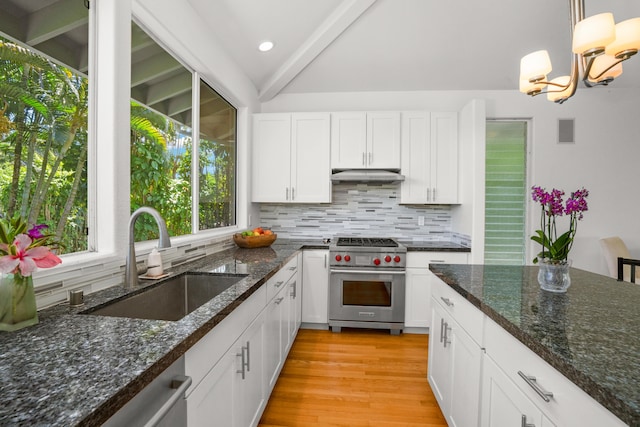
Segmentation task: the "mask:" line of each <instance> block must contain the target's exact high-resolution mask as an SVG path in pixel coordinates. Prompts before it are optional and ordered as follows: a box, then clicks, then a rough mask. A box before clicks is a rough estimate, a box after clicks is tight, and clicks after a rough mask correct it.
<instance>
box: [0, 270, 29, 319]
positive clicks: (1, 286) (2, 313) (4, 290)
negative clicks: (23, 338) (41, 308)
mask: <svg viewBox="0 0 640 427" xmlns="http://www.w3.org/2000/svg"><path fill="white" fill-rule="evenodd" d="M36 323H38V311H37V309H36V295H35V292H34V291H33V278H32V276H27V277H24V276H21V275H19V274H2V275H1V276H0V331H16V330H18V329H22V328H24V327H27V326H31V325H35V324H36Z"/></svg>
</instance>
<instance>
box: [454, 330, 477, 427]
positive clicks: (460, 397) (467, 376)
mask: <svg viewBox="0 0 640 427" xmlns="http://www.w3.org/2000/svg"><path fill="white" fill-rule="evenodd" d="M447 327H448V328H449V329H448V331H447V338H448V339H449V337H451V338H450V340H451V347H450V348H451V389H450V392H451V410H450V411H451V412H450V413H449V415H448V417H447V419H448V421H449V425H450V426H456V427H476V426H477V425H478V417H479V410H480V379H481V377H480V376H481V366H482V351H481V350H480V347H479V346H478V344H476V343H475V341H473V340H472V339H471V337H470V336H469V335H468V334H467V333H466V332H465V331H464V330H463V329H462V328H461V327H460V325H459V324H458V323H457V322H455V321H453V320H452V321H450V322H449V323H448V325H447Z"/></svg>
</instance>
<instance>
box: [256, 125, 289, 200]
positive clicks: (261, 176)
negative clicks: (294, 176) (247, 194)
mask: <svg viewBox="0 0 640 427" xmlns="http://www.w3.org/2000/svg"><path fill="white" fill-rule="evenodd" d="M252 149H253V163H252V170H251V173H252V174H253V180H252V182H253V189H252V201H254V202H286V201H288V200H289V198H290V194H289V193H290V191H291V189H290V181H291V114H256V115H254V116H253V146H252Z"/></svg>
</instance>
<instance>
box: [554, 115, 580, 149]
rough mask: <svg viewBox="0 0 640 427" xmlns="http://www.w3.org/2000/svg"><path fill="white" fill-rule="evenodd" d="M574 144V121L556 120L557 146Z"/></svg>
mask: <svg viewBox="0 0 640 427" xmlns="http://www.w3.org/2000/svg"><path fill="white" fill-rule="evenodd" d="M575 143H576V140H575V119H558V144H575Z"/></svg>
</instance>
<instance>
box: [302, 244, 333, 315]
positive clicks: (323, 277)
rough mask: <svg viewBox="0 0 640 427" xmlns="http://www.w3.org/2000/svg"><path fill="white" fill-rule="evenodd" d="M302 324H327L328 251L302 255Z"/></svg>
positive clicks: (304, 252)
mask: <svg viewBox="0 0 640 427" xmlns="http://www.w3.org/2000/svg"><path fill="white" fill-rule="evenodd" d="M302 260H303V262H302V322H304V323H324V324H326V323H328V322H329V251H328V250H305V251H303V253H302Z"/></svg>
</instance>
